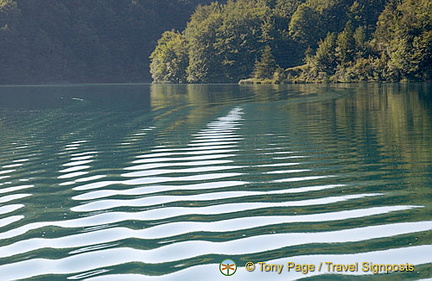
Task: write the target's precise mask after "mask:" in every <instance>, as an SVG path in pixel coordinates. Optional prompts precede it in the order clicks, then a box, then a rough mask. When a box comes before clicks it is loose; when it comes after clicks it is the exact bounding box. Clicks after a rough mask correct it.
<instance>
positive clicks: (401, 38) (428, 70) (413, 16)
mask: <svg viewBox="0 0 432 281" xmlns="http://www.w3.org/2000/svg"><path fill="white" fill-rule="evenodd" d="M431 15H432V2H431V1H429V0H406V1H403V2H402V3H400V4H397V3H393V2H392V3H390V4H389V5H388V6H387V7H386V9H385V10H384V12H383V13H382V14H381V15H380V17H379V20H378V23H377V32H376V34H375V38H376V44H377V48H378V49H379V50H380V51H381V52H382V53H383V55H384V56H385V57H386V58H387V60H388V65H387V68H386V76H387V77H388V79H390V80H399V79H408V80H428V79H429V80H430V79H431V78H432V47H431V46H432V41H431V39H432V37H431V34H432V16H431Z"/></svg>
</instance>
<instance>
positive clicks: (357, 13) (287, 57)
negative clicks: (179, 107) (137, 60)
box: [150, 0, 432, 83]
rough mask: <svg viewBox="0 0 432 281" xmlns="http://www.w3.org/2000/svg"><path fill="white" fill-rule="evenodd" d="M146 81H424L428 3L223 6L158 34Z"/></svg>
mask: <svg viewBox="0 0 432 281" xmlns="http://www.w3.org/2000/svg"><path fill="white" fill-rule="evenodd" d="M150 68H151V73H152V77H153V79H154V81H156V82H158V81H160V82H161V81H165V82H176V83H213V82H237V81H239V80H241V79H245V78H250V79H247V80H243V81H244V82H246V83H248V82H250V83H254V82H256V83H280V82H359V81H389V82H398V81H430V80H431V77H432V1H430V0H237V1H233V0H230V1H228V2H227V3H218V2H214V3H211V4H209V5H205V6H200V7H198V8H197V9H196V10H195V12H194V13H193V15H192V16H191V18H190V20H189V22H188V23H187V25H186V27H185V29H184V30H182V31H176V30H170V31H166V32H164V33H163V34H162V36H161V38H160V39H159V41H158V45H157V46H156V48H155V50H154V51H153V53H152V54H151V65H150Z"/></svg>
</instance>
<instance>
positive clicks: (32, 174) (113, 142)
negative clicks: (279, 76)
mask: <svg viewBox="0 0 432 281" xmlns="http://www.w3.org/2000/svg"><path fill="white" fill-rule="evenodd" d="M431 101H432V87H431V85H430V84H406V85H393V84H388V85H379V84H373V85H359V84H352V85H331V86H326V85H287V86H241V87H240V86H238V85H73V86H39V87H32V86H26V87H0V134H1V138H0V276H1V280H19V279H23V280H84V279H85V280H150V281H152V280H162V281H174V280H179V281H183V280H188V281H189V280H192V281H194V280H206V281H207V280H228V279H229V280H237V281H238V280H299V279H302V280H303V279H306V280H430V279H429V278H431V277H432V246H431V244H432V221H431V219H432V200H431V194H432V193H431V188H432V102H431ZM226 258H230V259H232V260H234V261H235V262H236V263H237V265H238V269H237V272H236V274H235V275H233V276H231V277H225V276H223V275H222V274H221V273H220V271H219V263H220V262H221V261H222V260H224V259H226ZM248 261H252V262H254V263H258V262H266V263H271V264H282V265H285V268H284V271H283V272H282V273H281V274H278V273H276V272H261V270H260V267H259V265H258V264H257V267H256V269H255V271H254V272H247V271H246V270H245V268H244V265H245V263H246V262H248ZM287 262H294V263H297V264H313V265H315V266H316V267H318V266H319V264H320V263H324V266H323V267H322V269H321V271H318V269H315V271H313V272H308V273H307V274H306V273H302V272H296V271H295V270H294V269H291V271H290V272H288V271H287V269H286V264H287ZM325 262H332V263H334V264H350V263H354V264H355V263H358V264H359V269H358V270H357V271H354V272H333V271H332V270H330V272H329V270H328V268H327V266H326V264H325ZM363 262H366V263H367V264H369V265H370V264H371V263H373V264H406V263H409V264H413V265H414V266H415V270H414V271H413V272H396V273H390V274H385V273H381V274H373V273H372V272H370V271H368V272H363V270H362V263H363Z"/></svg>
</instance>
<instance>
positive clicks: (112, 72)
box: [0, 0, 211, 84]
mask: <svg viewBox="0 0 432 281" xmlns="http://www.w3.org/2000/svg"><path fill="white" fill-rule="evenodd" d="M210 2H211V1H210V0H92V1H79V0H0V84H30V83H37V84H40V83H74V82H75V83H76V82H142V81H147V82H148V81H151V77H150V73H149V63H150V62H149V55H150V54H151V52H152V50H153V49H154V47H155V46H156V43H157V39H158V38H159V37H160V36H161V34H162V32H163V31H165V30H172V29H183V28H184V27H185V24H186V22H187V21H188V19H189V17H190V15H191V14H192V13H193V11H194V9H195V7H196V6H197V5H199V4H208V3H210Z"/></svg>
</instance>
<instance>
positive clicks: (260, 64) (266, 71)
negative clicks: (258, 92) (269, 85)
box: [253, 45, 278, 79]
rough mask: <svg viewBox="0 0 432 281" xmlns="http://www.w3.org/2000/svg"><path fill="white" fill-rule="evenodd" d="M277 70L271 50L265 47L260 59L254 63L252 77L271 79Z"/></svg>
mask: <svg viewBox="0 0 432 281" xmlns="http://www.w3.org/2000/svg"><path fill="white" fill-rule="evenodd" d="M277 68H278V66H277V64H276V60H275V58H274V57H273V54H272V52H271V48H270V46H268V45H266V46H265V47H264V49H263V52H262V55H261V59H260V60H257V61H256V62H255V66H254V71H253V76H254V78H257V79H272V78H273V74H274V72H275V71H276V69H277Z"/></svg>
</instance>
